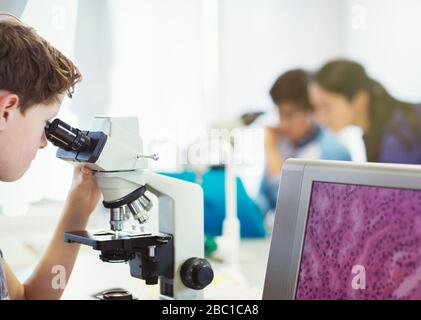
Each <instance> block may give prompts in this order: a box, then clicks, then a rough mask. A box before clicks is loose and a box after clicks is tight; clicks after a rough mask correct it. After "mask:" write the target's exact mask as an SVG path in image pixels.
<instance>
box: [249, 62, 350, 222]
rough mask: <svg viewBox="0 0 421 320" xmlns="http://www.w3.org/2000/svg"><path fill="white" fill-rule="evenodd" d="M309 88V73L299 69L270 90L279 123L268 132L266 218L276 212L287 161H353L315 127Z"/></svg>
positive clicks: (332, 138)
mask: <svg viewBox="0 0 421 320" xmlns="http://www.w3.org/2000/svg"><path fill="white" fill-rule="evenodd" d="M308 84H309V75H308V73H307V72H305V71H303V70H299V69H297V70H291V71H288V72H286V73H284V74H282V75H281V76H280V77H279V78H278V79H277V80H276V81H275V83H274V85H273V87H272V88H271V89H270V96H271V98H272V101H273V102H274V104H275V105H276V108H277V110H278V113H279V119H280V122H279V126H278V127H275V128H266V139H265V140H266V141H265V156H266V165H265V170H264V174H263V179H262V182H261V186H260V191H259V195H258V199H257V201H258V203H259V206H260V208H261V211H262V213H263V214H265V213H267V212H268V211H270V210H273V209H275V206H276V199H277V196H278V186H279V176H280V172H281V168H282V163H283V161H284V160H285V159H287V158H311V159H325V160H328V159H329V160H351V156H350V153H349V151H348V149H347V148H346V147H345V146H344V145H343V144H342V143H341V142H340V141H339V140H338V139H337V138H336V137H335V136H334V135H333V134H332V133H330V132H328V131H327V130H325V129H323V128H322V127H320V126H319V125H318V124H317V123H316V120H315V116H314V108H313V106H312V105H311V103H310V101H309V97H308V90H307V87H308Z"/></svg>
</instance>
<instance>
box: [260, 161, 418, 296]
mask: <svg viewBox="0 0 421 320" xmlns="http://www.w3.org/2000/svg"><path fill="white" fill-rule="evenodd" d="M263 299H421V166H416V165H394V164H374V163H352V162H342V161H321V160H319V161H317V160H302V159H301V160H300V159H288V160H287V161H286V162H285V164H284V166H283V170H282V175H281V182H280V187H279V195H278V203H277V209H276V217H275V223H274V229H273V234H272V242H271V247H270V253H269V259H268V266H267V271H266V279H265V286H264V290H263Z"/></svg>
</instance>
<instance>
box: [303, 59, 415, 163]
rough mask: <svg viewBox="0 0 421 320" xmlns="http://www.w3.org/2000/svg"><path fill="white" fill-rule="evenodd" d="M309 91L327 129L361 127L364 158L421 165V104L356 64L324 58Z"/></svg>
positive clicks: (374, 160) (337, 129)
mask: <svg viewBox="0 0 421 320" xmlns="http://www.w3.org/2000/svg"><path fill="white" fill-rule="evenodd" d="M310 96H311V100H312V102H313V104H314V105H315V107H316V111H317V114H318V117H319V119H320V120H321V122H323V123H324V124H325V125H326V126H327V127H328V128H330V129H331V130H333V131H335V132H337V131H339V130H341V129H342V128H344V127H346V126H348V125H356V126H359V127H360V128H361V129H362V130H363V133H364V136H363V138H364V143H365V146H366V151H367V159H368V161H371V162H391V163H412V164H421V106H420V105H412V104H410V103H407V102H404V101H401V100H398V99H396V98H394V97H393V96H391V95H390V94H389V93H388V92H387V90H386V89H385V88H384V87H383V86H382V85H381V84H380V83H378V82H377V81H375V80H373V79H371V78H370V77H369V76H368V75H367V73H366V71H365V69H364V68H363V66H361V65H360V64H358V63H356V62H353V61H349V60H335V61H332V62H329V63H327V64H326V65H325V66H323V67H322V68H321V69H320V70H319V71H318V72H317V73H316V74H315V76H314V81H313V82H312V84H311V85H310Z"/></svg>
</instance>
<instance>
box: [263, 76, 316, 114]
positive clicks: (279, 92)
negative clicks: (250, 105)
mask: <svg viewBox="0 0 421 320" xmlns="http://www.w3.org/2000/svg"><path fill="white" fill-rule="evenodd" d="M308 82H309V75H308V73H307V72H306V71H304V70H301V69H294V70H290V71H287V72H285V73H284V74H282V75H280V76H279V78H278V79H276V81H275V83H274V84H273V86H272V88H271V89H270V92H269V93H270V96H271V98H272V101H273V102H274V103H275V104H276V105H279V104H281V103H283V102H293V103H295V104H296V106H297V107H298V108H300V109H302V110H304V111H313V106H312V105H311V103H310V100H309V97H308V92H307V85H308Z"/></svg>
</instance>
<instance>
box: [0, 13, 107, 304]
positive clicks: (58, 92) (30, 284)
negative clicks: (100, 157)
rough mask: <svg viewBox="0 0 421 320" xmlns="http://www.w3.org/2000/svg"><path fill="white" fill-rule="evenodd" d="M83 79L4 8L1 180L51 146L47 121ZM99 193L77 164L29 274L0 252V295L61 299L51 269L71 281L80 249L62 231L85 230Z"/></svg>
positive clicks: (0, 19)
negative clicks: (22, 274) (17, 271)
mask: <svg viewBox="0 0 421 320" xmlns="http://www.w3.org/2000/svg"><path fill="white" fill-rule="evenodd" d="M80 80H81V74H80V73H79V71H78V69H77V68H76V66H75V65H74V64H73V63H72V62H71V61H70V60H69V59H68V58H66V57H65V56H63V55H62V54H61V53H60V52H59V51H58V50H57V49H55V48H54V47H52V46H51V45H50V44H49V43H48V42H47V41H45V40H44V39H42V38H41V37H40V36H38V35H37V34H36V32H35V31H34V30H33V29H31V28H29V27H27V26H25V25H24V24H23V23H22V22H20V21H19V20H18V19H17V18H16V17H14V16H12V15H10V14H6V13H0V181H6V182H7V181H15V180H18V179H19V178H21V177H22V175H23V174H24V173H25V172H26V171H27V170H28V168H29V166H30V164H31V162H32V160H33V159H34V158H35V155H36V152H37V150H38V149H41V148H44V147H45V146H46V145H47V140H46V137H45V133H44V126H45V124H46V122H47V121H48V120H50V119H52V118H54V117H55V116H56V115H57V113H58V111H59V109H60V105H61V102H62V100H63V98H64V95H65V94H67V95H68V96H69V97H71V95H72V93H73V89H74V86H75V84H76V83H78V82H79V81H80ZM99 198H100V190H99V188H98V186H97V184H96V181H95V177H94V174H93V172H92V171H91V170H89V169H88V168H85V167H76V168H75V169H74V175H73V182H72V185H71V188H70V191H69V194H68V196H67V199H66V202H65V206H64V209H63V213H62V216H61V219H60V221H59V224H58V226H57V229H56V230H55V233H54V236H53V239H52V241H51V243H50V245H49V247H48V249H47V251H46V253H45V255H44V257H43V258H42V259H41V261H40V263H39V264H38V266H37V268H36V269H35V271H34V272H33V274H32V275H31V276H30V278H29V279H28V280H27V281H26V282H25V283H20V282H19V280H18V279H17V278H16V277H15V275H14V274H13V272H12V270H11V269H10V267H9V266H8V264H7V263H6V261H5V260H4V259H3V257H0V299H9V298H10V299H59V298H60V296H61V295H62V293H63V291H64V289H63V288H60V289H56V288H55V287H56V286H54V285H52V280H53V278H54V277H55V276H57V274H56V273H52V270H53V269H54V268H57V266H59V267H60V268H61V270H64V271H65V272H64V273H65V274H64V276H65V279H66V281H67V279H68V278H69V277H70V274H71V271H72V269H73V265H74V262H75V260H76V256H77V253H78V250H79V245H77V244H66V243H64V242H63V233H64V232H65V231H70V230H80V229H84V228H85V227H86V224H87V222H88V218H89V215H90V213H91V212H92V211H93V210H94V209H95V207H96V205H97V203H98V201H99ZM0 255H1V254H0Z"/></svg>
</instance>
